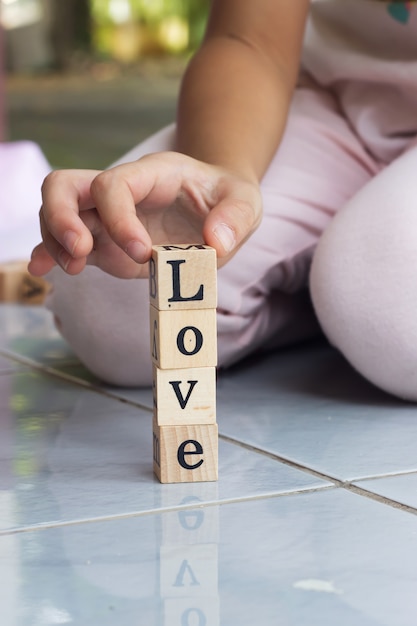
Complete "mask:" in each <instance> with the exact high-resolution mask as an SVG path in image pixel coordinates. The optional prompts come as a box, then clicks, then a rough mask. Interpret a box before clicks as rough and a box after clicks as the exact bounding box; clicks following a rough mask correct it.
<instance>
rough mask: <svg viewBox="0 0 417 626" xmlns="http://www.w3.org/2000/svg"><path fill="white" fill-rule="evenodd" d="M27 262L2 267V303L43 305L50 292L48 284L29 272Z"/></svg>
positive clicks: (0, 268) (0, 298) (0, 284)
mask: <svg viewBox="0 0 417 626" xmlns="http://www.w3.org/2000/svg"><path fill="white" fill-rule="evenodd" d="M27 265H28V264H27V262H26V261H14V262H11V263H3V264H1V265H0V302H16V303H19V304H28V305H29V304H42V302H43V301H44V299H45V296H46V293H47V291H48V284H47V282H46V281H45V280H44V279H43V278H40V277H36V276H32V275H31V274H29V272H28V271H27Z"/></svg>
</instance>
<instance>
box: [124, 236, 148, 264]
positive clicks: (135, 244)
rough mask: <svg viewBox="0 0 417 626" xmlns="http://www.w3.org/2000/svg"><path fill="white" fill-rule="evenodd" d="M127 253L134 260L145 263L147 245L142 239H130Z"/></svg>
mask: <svg viewBox="0 0 417 626" xmlns="http://www.w3.org/2000/svg"><path fill="white" fill-rule="evenodd" d="M126 253H127V254H128V255H129V256H130V258H131V259H133V260H134V261H137V262H138V263H143V262H144V259H145V257H146V246H144V245H143V243H141V242H140V241H130V242H129V243H128V244H127V246H126Z"/></svg>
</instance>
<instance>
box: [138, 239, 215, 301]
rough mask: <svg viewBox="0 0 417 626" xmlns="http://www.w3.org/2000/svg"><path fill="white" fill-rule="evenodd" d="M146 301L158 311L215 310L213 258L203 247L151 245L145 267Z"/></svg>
mask: <svg viewBox="0 0 417 626" xmlns="http://www.w3.org/2000/svg"><path fill="white" fill-rule="evenodd" d="M149 299H150V303H151V305H152V306H154V307H155V308H156V309H159V310H162V311H168V310H169V311H174V310H183V309H188V310H189V309H215V308H216V306H217V259H216V251H215V250H214V248H211V247H209V246H205V245H203V244H195V245H176V246H174V245H171V246H153V248H152V257H151V260H150V264H149Z"/></svg>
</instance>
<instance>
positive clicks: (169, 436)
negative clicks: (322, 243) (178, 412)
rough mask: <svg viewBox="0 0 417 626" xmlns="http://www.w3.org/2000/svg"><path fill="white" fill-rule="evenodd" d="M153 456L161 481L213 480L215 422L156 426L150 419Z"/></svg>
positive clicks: (215, 471)
mask: <svg viewBox="0 0 417 626" xmlns="http://www.w3.org/2000/svg"><path fill="white" fill-rule="evenodd" d="M153 459H154V472H155V474H156V475H157V477H158V478H159V480H160V481H161V483H186V482H201V481H210V480H217V472H218V429H217V424H189V425H186V426H159V425H158V424H157V423H156V421H155V419H154V420H153Z"/></svg>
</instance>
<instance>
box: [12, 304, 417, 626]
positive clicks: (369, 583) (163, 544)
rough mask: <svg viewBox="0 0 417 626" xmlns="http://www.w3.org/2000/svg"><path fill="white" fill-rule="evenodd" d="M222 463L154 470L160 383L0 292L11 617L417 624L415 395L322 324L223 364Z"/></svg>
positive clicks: (171, 624)
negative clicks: (372, 368) (91, 363)
mask: <svg viewBox="0 0 417 626" xmlns="http://www.w3.org/2000/svg"><path fill="white" fill-rule="evenodd" d="M218 423H219V430H220V446H219V455H220V462H219V472H220V479H219V482H218V483H205V484H204V483H200V484H194V485H193V484H182V485H160V484H159V483H158V482H157V481H156V479H154V477H153V475H152V443H151V393H150V390H149V389H145V390H125V389H118V388H111V387H106V386H103V385H101V384H100V383H99V382H98V381H96V380H95V379H94V378H93V377H92V376H91V375H89V374H88V373H87V372H86V371H85V370H84V369H83V367H82V366H81V365H80V364H79V363H78V362H77V359H76V358H75V357H74V355H73V354H72V353H71V351H70V350H69V348H68V347H67V346H66V345H65V343H64V342H63V341H62V340H61V339H60V337H59V336H58V334H57V333H56V331H55V330H54V328H53V325H52V323H51V318H50V316H49V313H48V312H46V311H45V310H43V309H42V308H39V307H38V308H36V307H33V308H23V307H18V306H12V305H3V306H1V307H0V429H1V430H0V583H1V584H0V606H1V611H0V613H1V617H0V624H1V626H44V625H45V626H46V625H50V624H51V625H52V624H70V625H71V624H74V625H77V626H96V625H97V626H98V625H100V626H106V625H117V626H142V625H144V626H220V625H221V626H229V625H230V626H237V625H239V626H246V625H248V626H249V625H251V626H252V625H255V626H257V625H258V624H259V625H262V626H269V625H271V626H272V625H273V626H281V625H282V626H287V625H291V626H293V625H296V626H304V625H306V626H316V625H317V626H327V625H331V626H334V625H335V624H337V625H338V626H376V625H384V626H388V625H389V626H415V625H416V623H417V517H416V513H417V408H416V407H414V406H413V405H410V404H406V403H403V402H400V401H397V400H396V399H394V398H391V397H389V396H387V395H385V394H383V393H382V392H380V391H378V390H377V389H375V388H373V387H371V386H370V385H368V384H367V383H366V382H365V381H363V380H362V379H361V378H360V377H359V376H357V375H356V374H355V373H354V372H353V371H352V370H351V369H350V368H349V366H348V365H347V364H346V363H345V362H344V361H343V360H342V358H341V357H340V356H339V355H338V354H337V353H336V352H335V351H333V350H332V349H330V348H329V347H328V346H326V345H325V344H324V343H323V342H321V341H319V342H317V343H312V344H309V345H307V346H303V347H300V348H296V349H292V350H290V351H285V352H282V353H280V354H275V355H267V356H264V357H262V358H257V359H253V360H252V361H248V362H246V363H244V364H242V365H241V366H239V367H237V368H235V369H233V370H231V371H229V372H227V373H222V374H221V375H220V376H219V381H218Z"/></svg>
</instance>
